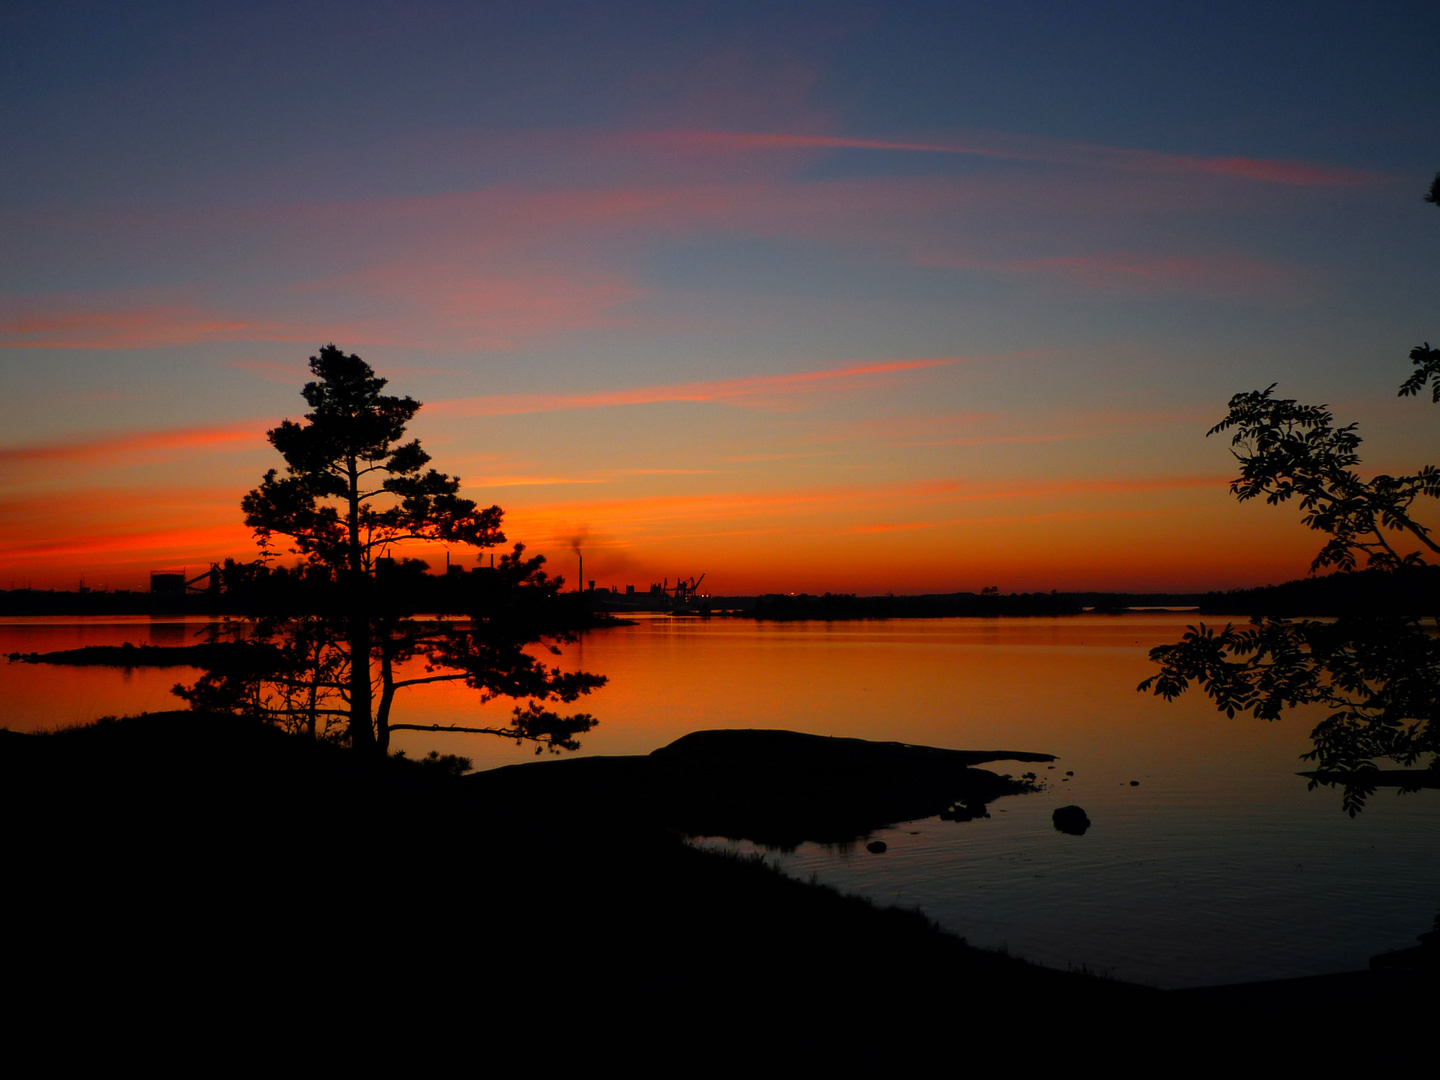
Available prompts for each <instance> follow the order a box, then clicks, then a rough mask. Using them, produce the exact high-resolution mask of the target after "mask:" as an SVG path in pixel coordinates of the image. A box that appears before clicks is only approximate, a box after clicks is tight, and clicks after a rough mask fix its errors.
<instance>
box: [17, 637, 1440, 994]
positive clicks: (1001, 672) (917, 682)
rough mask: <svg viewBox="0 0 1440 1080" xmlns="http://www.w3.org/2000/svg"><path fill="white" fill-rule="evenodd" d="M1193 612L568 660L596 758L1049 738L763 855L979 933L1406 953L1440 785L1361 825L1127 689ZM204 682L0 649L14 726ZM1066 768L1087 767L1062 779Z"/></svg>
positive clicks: (1227, 976) (422, 711)
mask: <svg viewBox="0 0 1440 1080" xmlns="http://www.w3.org/2000/svg"><path fill="white" fill-rule="evenodd" d="M1185 622H1186V617H1185V616H1153V615H1152V616H1118V617H1113V616H1084V617H1080V618H1072V619H1001V620H962V619H954V620H913V621H912V620H896V621H892V622H871V623H834V624H824V623H804V624H778V625H777V624H756V623H752V622H749V621H741V620H734V621H730V620H714V621H708V622H702V621H698V620H678V619H669V618H654V619H645V620H642V621H641V622H640V623H639V624H638V625H636V626H633V627H627V628H623V629H615V630H606V631H601V632H596V633H592V634H589V635H587V636H586V637H585V638H584V639H583V640H582V641H581V642H579V643H577V644H576V645H572V646H570V647H569V648H568V649H567V650H566V654H565V656H564V657H563V658H562V659H561V661H560V662H561V663H562V664H566V665H569V666H575V667H583V668H585V669H587V670H590V671H596V672H600V673H603V674H605V675H608V676H609V677H610V680H611V681H610V685H608V686H607V687H606V688H605V689H603V690H602V691H600V692H599V693H597V694H595V695H594V696H592V698H591V699H590V700H589V701H588V702H586V703H585V704H584V707H585V708H586V709H588V710H589V711H591V712H594V713H595V714H596V715H597V716H599V717H600V720H601V724H600V726H599V727H598V728H597V729H596V730H595V731H594V732H593V733H592V734H591V735H589V736H588V737H587V738H586V740H585V747H584V750H583V751H582V752H584V753H596V754H620V753H646V752H648V751H650V750H653V749H655V748H656V747H658V746H662V745H664V744H665V743H668V742H670V741H672V740H673V739H675V738H678V737H679V736H680V735H683V734H685V733H686V732H689V731H694V730H697V729H700V728H714V727H786V728H793V729H796V730H801V731H812V732H818V733H821V734H826V735H849V736H857V737H860V738H868V739H898V740H902V741H905V742H914V743H925V744H929V745H933V746H948V747H957V748H965V749H991V748H1005V749H1017V750H1037V751H1044V752H1048V753H1053V754H1057V755H1059V756H1060V761H1058V762H1057V763H1056V765H1057V768H1056V769H1055V770H1054V771H1045V770H1043V769H1042V770H1041V772H1042V775H1043V776H1045V777H1046V778H1047V779H1048V780H1049V781H1050V789H1049V790H1047V791H1044V792H1042V793H1040V794H1035V795H1028V796H1019V797H1015V798H1010V799H1005V800H1001V801H1000V802H998V803H995V804H994V805H993V806H992V807H991V810H992V817H991V819H990V820H988V821H976V822H966V823H953V822H941V821H939V820H938V819H931V820H927V821H920V822H912V823H909V824H907V825H903V826H899V827H897V828H895V829H893V830H889V831H887V832H885V833H883V834H881V835H882V837H883V839H885V840H886V841H887V843H888V844H889V845H890V850H889V851H888V852H887V853H885V854H884V855H879V856H876V855H871V854H869V853H868V852H866V851H865V850H864V848H863V847H858V848H855V849H852V850H849V851H842V850H827V849H825V848H821V847H817V846H813V845H807V846H805V847H802V848H801V849H800V850H799V851H797V852H794V853H793V854H781V853H766V856H765V857H766V858H768V859H772V860H775V861H777V862H778V863H779V864H780V865H782V866H784V867H785V868H786V869H787V870H789V871H790V872H792V873H794V874H795V875H797V876H800V877H803V878H806V879H808V878H810V877H811V876H812V875H813V876H815V877H817V878H818V879H819V880H821V881H824V882H829V883H832V884H835V885H838V886H840V887H842V888H844V889H847V890H850V891H854V892H857V893H861V894H863V895H866V896H870V897H873V898H875V899H876V900H880V901H884V902H898V903H901V904H905V905H918V906H919V907H921V908H922V909H924V910H925V911H926V912H927V913H928V914H929V915H931V916H932V917H933V918H935V919H937V920H938V921H940V922H941V923H942V924H943V925H945V926H946V927H948V928H950V929H952V930H954V931H955V932H956V933H959V934H963V935H964V936H965V937H967V938H968V939H969V940H970V941H972V942H974V943H976V944H984V945H1005V946H1007V947H1008V948H1009V949H1010V951H1011V952H1012V953H1015V954H1017V955H1021V956H1025V957H1028V958H1030V959H1033V960H1037V961H1041V962H1044V963H1049V964H1055V965H1060V966H1064V965H1066V964H1074V965H1077V966H1078V965H1081V964H1083V965H1086V966H1088V967H1090V968H1091V969H1092V970H1094V969H1099V970H1104V971H1109V972H1112V973H1113V974H1115V975H1116V976H1118V977H1121V978H1126V979H1134V980H1138V981H1142V982H1150V983H1155V984H1158V985H1163V986H1188V985H1203V984H1206V983H1217V982H1230V981H1238V980H1245V979H1261V978H1279V977H1285V976H1292V975H1306V974H1319V973H1322V972H1326V971H1335V970H1343V969H1353V968H1358V967H1363V966H1364V965H1365V963H1366V961H1367V959H1368V958H1369V957H1370V956H1371V955H1372V954H1373V953H1376V952H1381V951H1384V950H1387V949H1394V948H1402V947H1405V946H1407V945H1410V944H1413V943H1414V937H1415V935H1416V934H1418V933H1419V932H1421V931H1422V930H1425V929H1428V928H1429V926H1430V923H1431V920H1432V919H1433V918H1434V916H1435V913H1436V910H1437V908H1440V793H1434V792H1431V793H1421V794H1419V795H1410V796H1405V797H1397V796H1395V795H1393V794H1386V793H1384V792H1382V793H1380V794H1378V795H1377V796H1376V797H1375V798H1374V799H1373V800H1372V803H1371V806H1370V807H1369V808H1368V809H1367V810H1366V811H1365V812H1364V813H1363V814H1362V815H1361V816H1360V817H1359V818H1358V819H1356V820H1354V821H1352V820H1350V819H1349V818H1347V817H1345V816H1344V815H1343V814H1342V813H1341V812H1340V810H1339V796H1338V794H1337V793H1335V792H1333V791H1327V790H1319V791H1315V792H1307V791H1306V789H1305V787H1306V785H1305V781H1304V780H1302V779H1300V778H1298V777H1296V776H1295V775H1294V773H1295V771H1296V770H1297V769H1298V768H1300V767H1302V765H1301V763H1300V762H1298V760H1297V758H1298V755H1299V754H1300V753H1301V752H1302V751H1303V750H1305V749H1306V747H1307V745H1308V740H1307V739H1306V734H1307V732H1308V731H1309V727H1310V723H1311V721H1307V719H1306V718H1304V717H1295V718H1291V719H1288V720H1286V721H1282V722H1280V723H1277V724H1265V723H1262V722H1259V721H1255V720H1251V719H1248V718H1236V719H1234V720H1229V719H1226V718H1225V717H1224V716H1221V715H1219V714H1217V713H1215V712H1214V711H1213V710H1212V709H1210V708H1209V707H1208V705H1207V704H1206V703H1205V702H1204V700H1203V699H1201V698H1198V697H1197V698H1190V699H1188V700H1187V699H1182V700H1181V701H1180V702H1178V703H1175V704H1170V705H1167V704H1166V703H1164V702H1162V701H1158V700H1156V699H1154V698H1151V697H1142V696H1141V695H1139V694H1137V693H1135V690H1134V688H1135V684H1136V683H1137V682H1139V680H1140V679H1142V678H1144V677H1145V676H1146V675H1148V674H1149V673H1150V666H1149V664H1148V661H1147V660H1146V658H1145V654H1146V651H1147V650H1148V648H1149V647H1150V646H1151V645H1154V644H1159V643H1162V642H1166V641H1173V640H1175V639H1176V638H1177V637H1178V636H1179V634H1180V633H1181V632H1183V630H1184V625H1185ZM202 630H203V622H198V621H197V622H190V623H178V622H159V621H152V620H149V619H145V618H135V619H114V620H69V621H55V620H36V619H26V620H10V621H8V622H0V652H10V651H12V650H20V651H25V652H29V651H45V650H49V649H61V648H74V647H76V646H79V645H100V644H118V643H120V642H124V641H132V642H135V643H137V644H138V643H146V642H152V643H157V644H181V643H183V642H185V641H188V640H191V639H192V638H193V636H194V635H195V634H196V633H197V632H200V631H202ZM195 674H196V673H195V672H194V671H190V670H187V669H167V670H137V671H133V672H122V671H116V670H106V669H95V668H90V669H86V668H79V669H73V668H72V669H66V668H51V667H32V666H29V665H7V664H3V663H0V723H4V724H6V725H7V726H9V727H11V728H14V729H17V730H34V729H38V728H46V727H54V726H57V725H64V724H69V723H74V722H78V721H83V720H88V719H92V718H94V717H96V716H99V715H102V714H104V713H117V712H121V713H123V712H134V711H139V710H142V709H161V708H171V707H174V705H175V703H176V699H174V698H173V697H171V696H170V694H169V692H168V691H169V687H170V686H171V685H172V684H173V683H175V682H176V681H179V680H186V681H188V680H189V679H193V678H194V676H195ZM502 709H504V703H501V702H497V703H494V704H492V705H489V706H485V707H483V708H481V707H477V706H476V705H475V703H474V701H473V698H472V697H471V696H470V695H469V694H468V693H467V692H465V691H464V690H463V689H456V688H453V687H446V686H427V687H417V688H415V689H414V690H412V691H411V692H410V696H409V697H402V698H401V699H398V700H397V714H398V715H397V720H408V721H412V722H417V721H418V722H426V723H431V722H439V723H447V722H474V721H476V720H477V719H479V718H482V717H484V716H486V715H487V714H493V713H495V712H496V710H502ZM506 711H508V710H506ZM496 719H498V715H497V716H496ZM403 734H404V735H405V738H403V739H401V740H399V745H400V746H402V747H404V748H406V749H407V750H408V751H409V752H411V753H424V752H426V751H428V750H430V749H432V748H434V749H441V750H447V751H458V752H461V753H465V754H467V755H469V756H471V757H472V758H473V759H474V761H475V765H476V767H477V768H489V767H494V766H497V765H502V764H508V763H510V762H514V761H523V760H529V759H530V758H531V757H532V753H533V752H532V751H531V750H530V749H529V748H521V747H515V746H513V745H511V744H507V743H502V742H500V741H499V740H495V739H484V738H477V737H473V736H443V735H416V734H414V733H403ZM996 767H997V768H998V769H999V771H1002V772H1003V771H1006V766H1004V765H999V766H996ZM1025 768H1029V766H1015V767H1014V771H1016V772H1018V771H1022V770H1023V769H1025ZM1067 770H1073V772H1074V777H1073V778H1072V779H1068V780H1061V779H1060V778H1061V777H1062V776H1063V774H1064V773H1065V771H1067ZM1131 780H1139V781H1140V785H1139V786H1138V787H1132V786H1131V785H1130V781H1131ZM1072 802H1074V803H1079V804H1080V805H1081V806H1083V807H1084V808H1085V810H1086V811H1087V813H1088V814H1089V816H1090V818H1091V820H1092V821H1093V822H1094V825H1093V827H1092V828H1091V829H1090V831H1089V832H1088V833H1087V834H1086V835H1085V836H1083V837H1072V836H1065V835H1063V834H1061V833H1058V832H1056V831H1055V830H1054V829H1053V828H1052V827H1051V825H1050V813H1051V811H1052V810H1053V809H1054V808H1055V807H1056V806H1060V805H1064V804H1066V803H1072ZM720 846H725V847H729V848H732V849H738V850H749V848H748V845H741V844H722V845H720Z"/></svg>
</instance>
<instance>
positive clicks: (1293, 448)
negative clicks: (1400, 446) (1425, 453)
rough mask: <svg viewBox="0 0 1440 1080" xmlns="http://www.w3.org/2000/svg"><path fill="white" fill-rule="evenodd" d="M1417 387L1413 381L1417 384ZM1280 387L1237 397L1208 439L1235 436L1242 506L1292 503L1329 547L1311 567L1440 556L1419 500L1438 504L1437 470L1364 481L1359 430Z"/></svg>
mask: <svg viewBox="0 0 1440 1080" xmlns="http://www.w3.org/2000/svg"><path fill="white" fill-rule="evenodd" d="M1412 381H1413V380H1412ZM1274 391H1275V384H1273V383H1272V384H1271V385H1270V386H1268V387H1266V388H1265V389H1264V390H1252V391H1250V392H1249V393H1244V394H1236V395H1235V396H1234V397H1232V398H1231V399H1230V411H1229V412H1228V413H1227V414H1226V416H1225V418H1224V419H1223V420H1221V421H1220V422H1219V423H1218V424H1216V425H1215V426H1214V427H1212V428H1211V429H1210V430H1209V431H1208V432H1206V434H1207V435H1215V434H1219V433H1221V432H1228V431H1233V435H1232V436H1231V439H1230V446H1231V453H1232V454H1233V455H1234V456H1235V459H1236V460H1237V461H1238V462H1239V463H1240V475H1239V476H1238V477H1237V478H1236V479H1234V480H1233V481H1231V483H1230V490H1231V491H1232V492H1233V493H1234V495H1235V497H1236V498H1237V499H1239V500H1240V501H1241V502H1245V501H1247V500H1249V499H1254V498H1259V497H1262V496H1263V497H1264V499H1265V501H1266V502H1267V503H1268V504H1270V505H1271V506H1277V505H1279V504H1281V503H1285V502H1289V501H1290V500H1291V499H1295V500H1297V501H1298V502H1299V506H1300V511H1301V520H1302V521H1303V522H1304V523H1305V525H1306V526H1308V527H1309V528H1311V529H1315V530H1316V531H1318V532H1323V533H1327V534H1328V535H1329V537H1330V539H1329V540H1328V541H1327V542H1326V543H1325V545H1324V547H1322V548H1321V549H1320V553H1319V554H1318V555H1316V556H1315V559H1314V561H1313V562H1312V563H1311V565H1310V569H1311V570H1312V572H1313V571H1315V570H1320V569H1323V568H1325V567H1335V568H1337V569H1339V570H1354V569H1356V567H1357V565H1358V560H1359V558H1360V557H1362V556H1363V558H1364V560H1365V565H1366V566H1369V567H1375V568H1378V569H1385V570H1393V569H1398V568H1400V567H1403V566H1410V565H1417V564H1419V563H1421V562H1423V560H1422V558H1421V556H1420V554H1419V552H1417V551H1407V550H1405V549H1406V548H1407V547H1408V546H1411V545H1415V544H1418V545H1419V547H1420V548H1421V549H1423V550H1426V551H1430V552H1433V553H1436V554H1440V546H1437V545H1436V543H1435V542H1434V541H1433V540H1432V539H1431V538H1430V529H1429V528H1428V527H1427V526H1426V525H1424V524H1422V523H1421V522H1420V521H1418V520H1417V519H1416V518H1415V516H1414V514H1413V512H1412V507H1413V505H1414V503H1415V501H1416V500H1417V499H1420V498H1432V499H1433V498H1437V497H1440V469H1437V468H1436V467H1435V466H1433V465H1426V466H1424V467H1423V468H1421V469H1420V470H1419V471H1417V472H1415V473H1412V474H1409V475H1405V476H1388V475H1385V474H1381V475H1378V476H1375V477H1374V478H1372V479H1370V480H1365V479H1363V478H1362V477H1361V476H1360V474H1359V473H1358V472H1356V469H1355V467H1356V466H1357V465H1359V463H1360V454H1359V447H1360V443H1361V438H1360V435H1359V433H1358V432H1357V431H1356V425H1355V424H1345V425H1342V426H1339V427H1337V426H1335V423H1334V417H1333V416H1332V415H1331V413H1330V410H1329V408H1328V407H1327V406H1324V405H1301V404H1298V403H1297V402H1296V401H1294V400H1293V399H1291V398H1276V397H1274V396H1273V395H1274Z"/></svg>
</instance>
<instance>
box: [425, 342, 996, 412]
mask: <svg viewBox="0 0 1440 1080" xmlns="http://www.w3.org/2000/svg"><path fill="white" fill-rule="evenodd" d="M978 359H984V358H983V357H971V356H949V357H933V358H928V359H919V360H886V361H871V362H867V363H861V364H852V365H850V366H848V367H843V368H830V369H827V370H824V371H804V372H797V373H794V374H788V375H756V376H748V377H745V378H739V379H717V380H713V381H709V382H694V383H675V384H671V385H666V386H644V387H635V388H632V389H627V390H606V391H600V392H598V393H593V394H496V395H492V396H487V397H473V398H456V399H453V400H450V401H440V402H436V403H435V404H433V405H431V406H429V408H430V410H431V411H432V412H436V413H441V414H443V415H453V416H510V415H515V414H519V413H534V412H560V411H565V410H570V409H598V408H608V407H611V406H615V405H654V404H660V403H663V402H694V401H721V402H733V403H736V404H752V405H753V404H757V403H766V402H768V401H771V400H773V399H774V398H775V397H784V396H787V395H793V394H797V393H805V392H808V391H812V390H818V389H840V388H846V387H849V386H853V385H856V384H858V383H865V382H869V381H872V378H873V377H875V376H885V375H898V374H904V373H907V372H912V371H924V370H927V369H930V368H938V367H948V366H950V365H952V364H960V363H965V362H967V361H971V360H978Z"/></svg>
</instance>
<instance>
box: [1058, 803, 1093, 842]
mask: <svg viewBox="0 0 1440 1080" xmlns="http://www.w3.org/2000/svg"><path fill="white" fill-rule="evenodd" d="M1050 820H1051V821H1053V822H1054V823H1055V828H1057V829H1059V830H1060V831H1061V832H1063V833H1069V834H1070V835H1071V836H1084V835H1085V830H1086V829H1088V828H1090V819H1089V818H1088V817H1086V816H1085V811H1084V810H1082V809H1080V807H1078V806H1062V807H1060V809H1058V810H1056V811H1055V813H1053V814H1051V815H1050Z"/></svg>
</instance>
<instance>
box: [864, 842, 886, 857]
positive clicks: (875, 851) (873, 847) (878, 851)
mask: <svg viewBox="0 0 1440 1080" xmlns="http://www.w3.org/2000/svg"><path fill="white" fill-rule="evenodd" d="M865 850H866V851H868V852H870V854H871V855H883V854H885V852H886V851H887V850H889V845H888V844H886V843H885V841H884V840H871V841H870V842H869V843H868V844H866V845H865Z"/></svg>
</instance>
